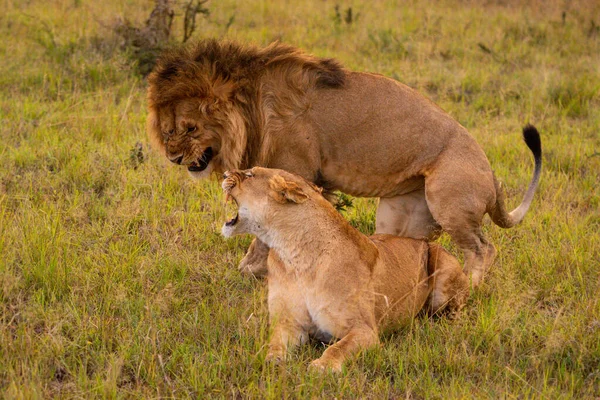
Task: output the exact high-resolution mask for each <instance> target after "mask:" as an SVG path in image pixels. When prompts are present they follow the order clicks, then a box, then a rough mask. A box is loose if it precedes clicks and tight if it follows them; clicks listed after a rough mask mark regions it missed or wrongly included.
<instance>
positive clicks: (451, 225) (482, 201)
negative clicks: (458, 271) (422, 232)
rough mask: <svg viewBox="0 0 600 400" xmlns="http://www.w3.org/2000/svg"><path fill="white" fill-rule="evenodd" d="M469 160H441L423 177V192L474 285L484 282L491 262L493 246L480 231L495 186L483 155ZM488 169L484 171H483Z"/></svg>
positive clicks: (492, 260)
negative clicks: (462, 259) (449, 237)
mask: <svg viewBox="0 0 600 400" xmlns="http://www.w3.org/2000/svg"><path fill="white" fill-rule="evenodd" d="M481 156H482V157H483V158H482V159H479V160H478V159H477V157H476V155H474V156H473V159H472V160H470V163H469V164H467V163H457V162H456V160H450V161H448V160H440V161H439V162H438V166H437V167H436V169H435V170H434V171H433V172H432V173H431V174H430V175H429V176H428V177H427V178H426V179H425V195H426V198H427V204H428V206H429V210H430V211H431V214H432V215H433V218H435V220H436V221H437V223H439V224H440V226H441V227H442V229H443V230H444V231H446V232H448V233H449V234H450V236H451V237H452V240H453V241H454V243H456V244H457V245H458V247H459V248H460V249H461V250H462V252H463V254H464V256H465V265H464V271H465V273H466V274H467V277H469V278H470V280H471V284H472V285H473V287H477V286H479V285H480V284H481V283H482V282H483V278H484V275H485V274H486V272H487V271H488V270H489V268H490V266H491V265H492V263H493V262H494V258H495V256H496V250H495V248H494V246H493V245H492V244H491V243H489V242H488V241H487V239H486V238H485V237H484V235H483V232H482V231H481V222H482V220H483V216H484V215H485V213H486V212H487V209H488V206H489V204H493V202H494V201H495V198H496V197H495V194H496V188H495V185H494V181H493V175H492V171H491V169H490V168H489V164H487V160H486V159H485V155H483V153H482V154H481ZM486 170H487V171H486Z"/></svg>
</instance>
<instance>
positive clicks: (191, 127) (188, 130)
mask: <svg viewBox="0 0 600 400" xmlns="http://www.w3.org/2000/svg"><path fill="white" fill-rule="evenodd" d="M192 132H196V127H195V126H190V127H188V128H187V133H192Z"/></svg>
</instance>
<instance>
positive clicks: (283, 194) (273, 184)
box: [269, 175, 308, 204]
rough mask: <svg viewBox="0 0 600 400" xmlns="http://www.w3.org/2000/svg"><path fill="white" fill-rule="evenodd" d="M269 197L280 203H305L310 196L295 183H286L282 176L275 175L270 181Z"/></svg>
mask: <svg viewBox="0 0 600 400" xmlns="http://www.w3.org/2000/svg"><path fill="white" fill-rule="evenodd" d="M269 187H270V188H271V192H269V196H271V198H272V199H273V200H275V201H277V202H278V203H282V204H283V203H287V202H293V203H297V204H300V203H304V202H305V201H306V200H308V195H307V194H306V193H304V191H303V190H302V188H301V187H300V186H298V184H297V183H295V182H290V181H286V180H285V179H284V178H283V177H282V176H281V175H275V176H274V177H272V178H271V180H270V181H269Z"/></svg>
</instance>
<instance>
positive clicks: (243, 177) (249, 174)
mask: <svg viewBox="0 0 600 400" xmlns="http://www.w3.org/2000/svg"><path fill="white" fill-rule="evenodd" d="M221 186H222V188H223V191H224V192H225V201H226V202H227V201H228V200H232V201H233V202H235V204H236V205H237V206H238V212H237V215H236V216H235V217H233V218H231V219H230V220H229V221H227V222H226V223H225V224H224V225H223V227H222V229H221V232H222V234H223V236H225V237H231V236H234V235H238V234H244V233H250V234H253V235H257V236H258V237H262V236H263V235H264V234H266V233H267V230H268V229H269V228H271V227H273V226H274V224H275V222H277V224H285V220H286V219H287V218H290V214H289V212H290V207H296V208H299V207H301V206H307V203H306V202H307V200H316V199H318V198H321V199H322V196H321V190H320V189H319V188H318V187H316V186H315V185H314V184H312V183H310V182H308V181H306V180H304V179H303V178H301V177H300V176H298V175H295V174H291V173H289V172H286V171H283V170H278V169H269V168H260V167H254V168H252V169H248V170H236V171H227V172H226V173H225V174H224V180H223V183H222V184H221ZM322 200H323V201H324V202H326V200H324V199H322ZM295 211H297V212H300V211H301V210H299V209H297V210H295ZM295 215H298V214H297V213H295ZM292 216H293V217H294V218H295V216H294V213H293V214H292Z"/></svg>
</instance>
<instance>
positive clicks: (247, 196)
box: [222, 167, 468, 371]
mask: <svg viewBox="0 0 600 400" xmlns="http://www.w3.org/2000/svg"><path fill="white" fill-rule="evenodd" d="M222 186H223V189H224V191H225V193H226V197H227V198H232V199H233V200H234V201H235V202H236V203H237V205H238V207H239V211H238V216H237V218H236V219H235V220H232V221H235V223H233V222H229V223H227V224H225V225H224V226H223V229H222V232H223V234H224V235H225V236H228V237H229V236H232V235H236V234H244V233H250V234H254V235H256V236H257V237H258V238H259V239H260V240H261V241H262V242H264V243H266V244H267V245H268V246H269V247H270V249H271V250H270V252H269V257H268V263H269V266H268V286H269V288H268V289H269V298H268V303H269V320H270V322H271V328H272V330H273V332H272V335H271V340H270V343H269V351H268V354H267V359H269V360H276V361H277V360H281V359H284V358H285V357H286V354H287V352H288V350H290V349H291V348H293V347H294V346H296V345H299V344H301V343H304V342H306V340H307V339H308V337H309V336H314V337H316V338H318V339H319V340H322V341H325V342H329V341H332V339H339V341H337V342H336V343H335V344H333V345H331V346H330V347H328V348H327V350H325V352H324V353H323V355H322V357H321V358H319V359H317V360H315V361H313V363H312V364H311V365H312V366H313V367H317V368H330V369H333V370H335V371H339V370H340V369H341V368H342V364H343V362H344V360H346V359H347V358H348V357H349V356H351V355H352V354H354V353H356V352H357V351H359V350H360V349H363V348H367V347H370V346H373V345H376V344H377V343H378V342H379V339H378V334H379V332H380V331H381V330H386V329H393V328H395V327H397V326H399V325H404V324H406V323H408V322H409V321H410V319H411V318H413V317H414V316H415V314H416V313H418V312H419V311H420V310H421V309H422V308H423V307H424V306H425V305H426V304H427V305H428V307H429V309H430V311H431V312H434V313H435V312H439V311H441V310H442V309H444V308H448V309H449V310H450V311H451V312H455V311H457V310H459V309H460V308H461V307H462V306H463V304H464V302H465V300H466V298H467V295H468V279H467V277H466V275H465V274H464V273H463V272H462V270H461V268H460V265H459V263H458V261H457V260H456V259H455V258H454V257H453V256H451V255H450V254H449V253H448V252H446V251H445V250H444V249H443V248H442V247H441V246H439V245H437V244H434V243H432V244H428V243H427V242H426V241H424V240H416V239H409V238H400V237H397V236H392V235H386V234H383V235H382V234H376V235H374V236H371V237H370V238H368V237H366V236H365V235H363V234H361V233H360V232H359V231H357V230H356V229H354V228H353V227H352V226H351V225H350V224H349V223H348V222H347V221H346V220H345V219H344V218H342V217H341V216H340V214H339V213H338V212H336V210H335V209H334V207H333V206H332V205H331V204H330V203H329V202H328V201H327V200H326V199H325V198H324V197H323V196H322V195H321V191H320V190H318V189H317V188H315V187H314V185H312V184H311V183H309V182H307V181H305V180H304V179H303V178H301V177H299V176H298V175H293V174H290V173H288V172H286V171H282V170H276V169H265V168H259V167H256V168H252V169H251V170H246V171H232V172H226V173H225V180H224V181H223V184H222Z"/></svg>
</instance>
